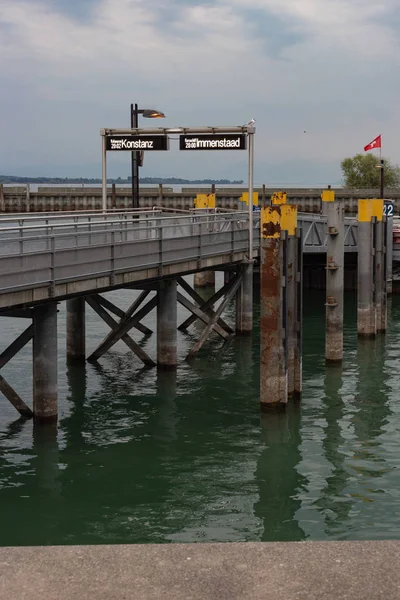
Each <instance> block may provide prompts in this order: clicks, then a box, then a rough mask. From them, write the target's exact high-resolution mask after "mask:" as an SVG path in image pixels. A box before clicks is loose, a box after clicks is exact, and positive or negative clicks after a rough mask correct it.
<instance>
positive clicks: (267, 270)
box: [260, 205, 288, 412]
mask: <svg viewBox="0 0 400 600" xmlns="http://www.w3.org/2000/svg"><path fill="white" fill-rule="evenodd" d="M282 208H283V207H282V206H277V205H275V206H267V207H263V208H262V210H261V282H260V290H261V315H260V404H261V410H262V411H264V412H269V411H282V410H285V409H286V405H287V399H288V345H287V287H286V281H285V280H284V276H285V275H286V260H287V231H284V230H282Z"/></svg>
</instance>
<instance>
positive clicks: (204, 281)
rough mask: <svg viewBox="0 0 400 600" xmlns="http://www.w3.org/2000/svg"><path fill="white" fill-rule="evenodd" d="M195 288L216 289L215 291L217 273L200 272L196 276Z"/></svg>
mask: <svg viewBox="0 0 400 600" xmlns="http://www.w3.org/2000/svg"><path fill="white" fill-rule="evenodd" d="M193 287H195V288H207V287H208V288H214V289H215V271H199V272H198V273H195V274H194V281H193Z"/></svg>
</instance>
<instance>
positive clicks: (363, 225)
mask: <svg viewBox="0 0 400 600" xmlns="http://www.w3.org/2000/svg"><path fill="white" fill-rule="evenodd" d="M374 202H375V201H374V200H359V201H358V299H357V332H358V335H359V336H360V337H375V335H376V310H375V284H374V271H375V235H374V222H375V220H376V218H375V217H374Z"/></svg>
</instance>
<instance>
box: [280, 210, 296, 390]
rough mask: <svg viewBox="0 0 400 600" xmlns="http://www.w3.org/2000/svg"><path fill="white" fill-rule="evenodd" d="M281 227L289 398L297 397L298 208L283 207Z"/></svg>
mask: <svg viewBox="0 0 400 600" xmlns="http://www.w3.org/2000/svg"><path fill="white" fill-rule="evenodd" d="M281 227H282V231H285V232H286V246H285V248H284V255H283V265H282V269H283V279H284V282H285V286H286V302H287V309H286V311H287V322H286V327H285V331H284V334H285V336H286V344H287V369H288V397H289V398H292V397H294V396H295V395H296V385H295V378H296V346H297V343H298V336H297V325H298V323H297V309H296V307H297V301H298V297H297V294H298V286H297V251H298V241H297V237H296V228H297V207H296V206H289V205H283V206H282V208H281Z"/></svg>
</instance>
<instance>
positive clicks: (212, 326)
mask: <svg viewBox="0 0 400 600" xmlns="http://www.w3.org/2000/svg"><path fill="white" fill-rule="evenodd" d="M242 279H243V276H242V274H240V275H237V276H236V277H235V279H232V280H231V281H230V282H229V283H228V284H227V285H228V286H229V287H230V289H229V291H228V292H227V294H226V296H225V298H224V299H223V301H222V302H221V304H220V305H219V307H218V308H217V310H216V312H215V315H214V316H213V317H212V318H211V319H210V320H209V322H208V325H207V326H206V327H205V329H204V331H203V332H202V334H201V336H200V338H199V340H198V341H197V342H196V344H195V345H194V346H193V348H192V349H191V350H190V352H189V354H188V355H187V357H186V360H190V359H192V358H194V356H195V355H196V354H197V353H198V351H199V350H200V348H201V347H202V346H203V344H204V342H205V341H206V340H207V338H208V336H209V335H210V333H211V332H212V331H213V330H216V327H218V325H217V323H218V319H219V318H220V316H221V315H222V313H223V311H224V310H225V308H226V307H227V306H228V304H229V303H230V302H231V301H232V299H233V298H234V296H235V294H236V292H237V290H238V289H239V286H240V284H241V283H242Z"/></svg>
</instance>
